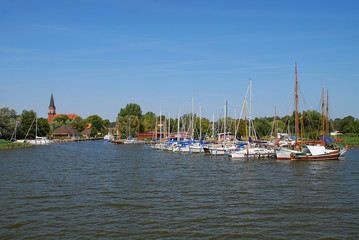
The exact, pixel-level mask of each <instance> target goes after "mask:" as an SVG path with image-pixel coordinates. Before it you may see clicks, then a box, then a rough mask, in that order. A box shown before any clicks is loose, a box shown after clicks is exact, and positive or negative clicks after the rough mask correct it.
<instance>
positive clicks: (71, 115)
mask: <svg viewBox="0 0 359 240" xmlns="http://www.w3.org/2000/svg"><path fill="white" fill-rule="evenodd" d="M61 115H66V116H67V117H68V118H69V119H74V118H75V117H78V115H76V114H56V115H54V119H55V117H58V116H61Z"/></svg>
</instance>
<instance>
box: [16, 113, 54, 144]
mask: <svg viewBox="0 0 359 240" xmlns="http://www.w3.org/2000/svg"><path fill="white" fill-rule="evenodd" d="M20 117H21V125H20V127H19V130H18V137H17V138H18V139H21V138H25V137H26V134H28V135H27V137H26V138H27V139H31V138H35V134H36V113H35V112H34V111H33V110H31V111H27V110H24V111H23V112H22V113H21V116H20ZM49 134H50V126H49V123H48V122H47V119H45V118H38V119H37V136H40V137H45V136H48V135H49Z"/></svg>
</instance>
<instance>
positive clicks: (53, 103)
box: [49, 92, 55, 108]
mask: <svg viewBox="0 0 359 240" xmlns="http://www.w3.org/2000/svg"><path fill="white" fill-rule="evenodd" d="M49 107H50V108H54V107H55V102H54V94H53V93H52V92H51V99H50V106H49Z"/></svg>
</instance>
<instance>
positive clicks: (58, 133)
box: [51, 126, 80, 138]
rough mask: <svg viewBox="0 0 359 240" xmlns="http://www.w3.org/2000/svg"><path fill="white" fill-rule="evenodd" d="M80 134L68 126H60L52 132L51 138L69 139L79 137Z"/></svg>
mask: <svg viewBox="0 0 359 240" xmlns="http://www.w3.org/2000/svg"><path fill="white" fill-rule="evenodd" d="M79 136H80V133H79V132H78V131H77V130H75V129H73V128H72V127H69V126H62V127H59V128H58V129H56V130H55V131H53V132H52V134H51V137H54V138H56V137H61V138H70V137H79Z"/></svg>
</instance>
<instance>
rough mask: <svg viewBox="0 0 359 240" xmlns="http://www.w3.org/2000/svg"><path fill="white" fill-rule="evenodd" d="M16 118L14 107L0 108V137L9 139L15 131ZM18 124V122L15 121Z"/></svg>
mask: <svg viewBox="0 0 359 240" xmlns="http://www.w3.org/2000/svg"><path fill="white" fill-rule="evenodd" d="M17 120H18V121H19V120H20V119H17V114H16V111H15V110H14V109H9V108H8V107H2V108H0V138H3V139H10V138H11V136H12V134H13V132H14V131H15V125H16V122H17ZM17 125H19V122H18V123H17Z"/></svg>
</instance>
